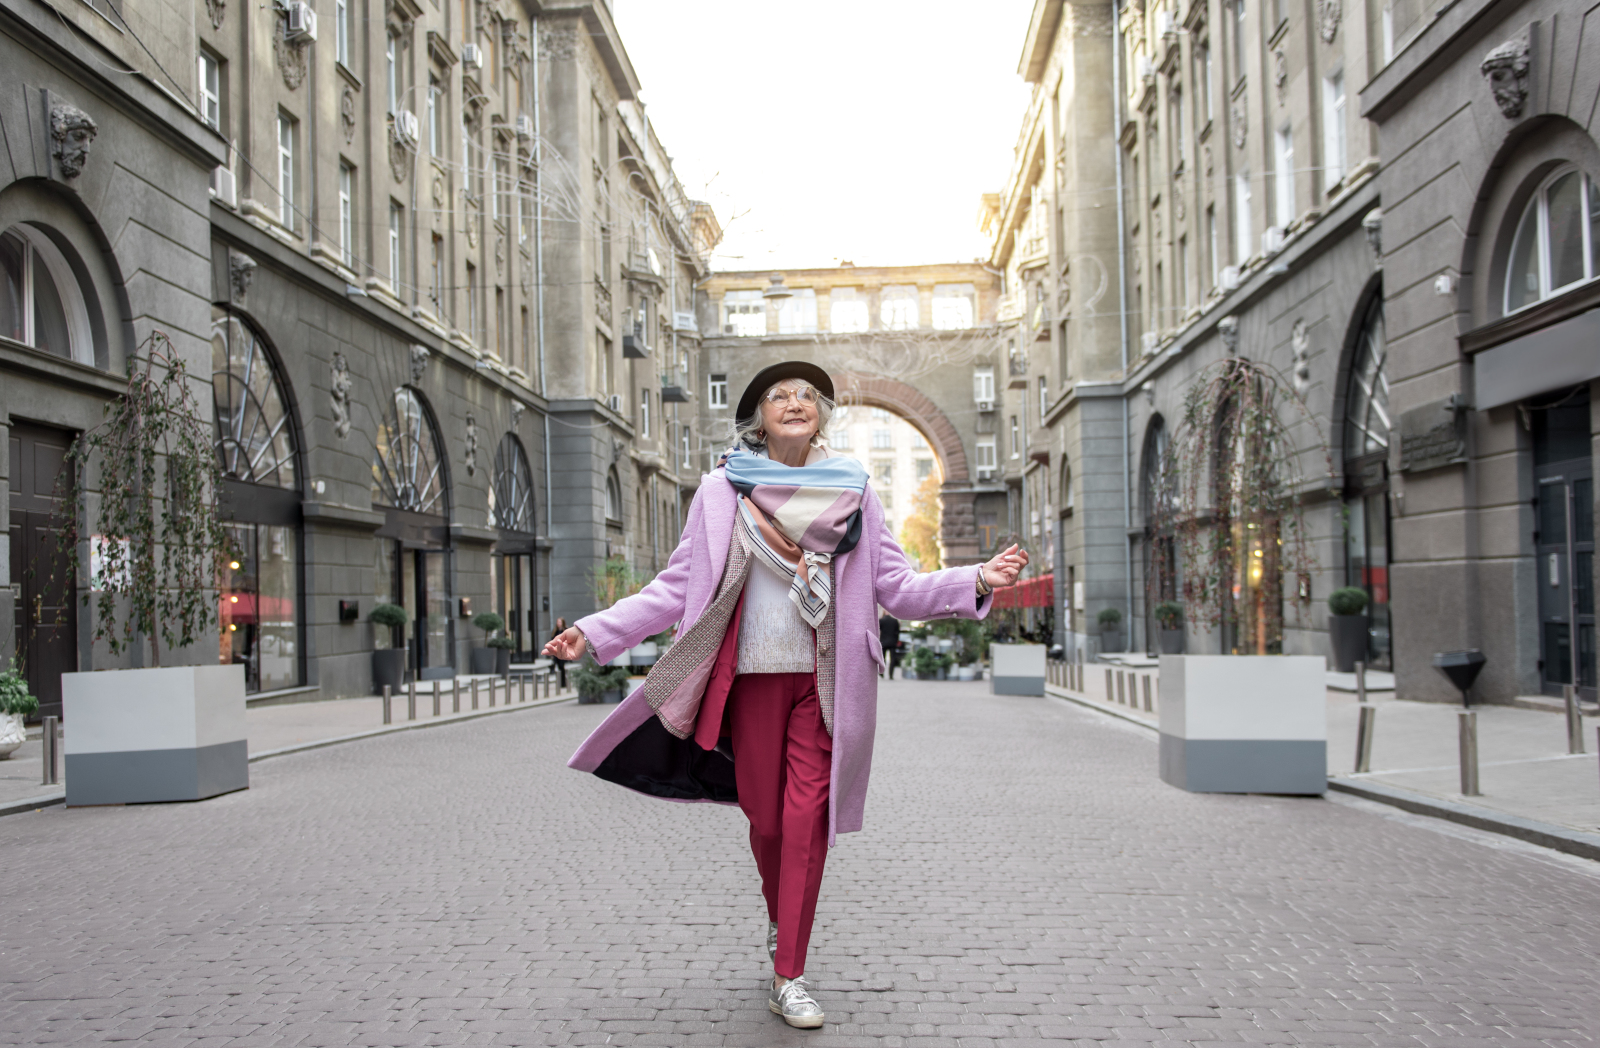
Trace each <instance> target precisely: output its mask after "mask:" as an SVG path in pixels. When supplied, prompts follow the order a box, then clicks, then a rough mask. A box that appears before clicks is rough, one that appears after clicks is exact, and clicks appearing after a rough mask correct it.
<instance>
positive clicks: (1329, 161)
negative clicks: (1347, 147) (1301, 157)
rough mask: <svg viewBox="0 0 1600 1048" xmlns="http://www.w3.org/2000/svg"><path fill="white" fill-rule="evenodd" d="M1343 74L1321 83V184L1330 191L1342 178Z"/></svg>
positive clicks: (1343, 158)
mask: <svg viewBox="0 0 1600 1048" xmlns="http://www.w3.org/2000/svg"><path fill="white" fill-rule="evenodd" d="M1344 165H1345V155H1344V73H1343V72H1338V73H1335V74H1333V75H1332V76H1330V77H1328V78H1327V79H1326V80H1324V81H1323V82H1322V179H1323V181H1322V184H1323V186H1324V188H1326V189H1332V188H1333V187H1334V186H1336V185H1338V184H1339V182H1340V181H1341V180H1343V178H1344Z"/></svg>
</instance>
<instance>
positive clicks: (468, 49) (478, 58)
mask: <svg viewBox="0 0 1600 1048" xmlns="http://www.w3.org/2000/svg"><path fill="white" fill-rule="evenodd" d="M461 64H462V65H469V66H472V67H474V68H476V69H480V70H481V69H482V68H483V48H481V47H479V46H478V45H477V44H462V45H461Z"/></svg>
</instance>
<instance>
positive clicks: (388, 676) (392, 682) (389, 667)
mask: <svg viewBox="0 0 1600 1048" xmlns="http://www.w3.org/2000/svg"><path fill="white" fill-rule="evenodd" d="M367 621H368V622H370V623H372V690H373V692H374V693H375V694H382V692H383V686H384V685H385V684H387V685H388V686H389V690H391V691H395V692H398V691H399V690H400V686H401V685H402V684H404V683H405V682H406V649H405V647H404V646H403V645H401V646H396V645H395V643H394V631H395V630H397V629H399V628H400V627H402V626H404V625H405V624H406V609H404V608H402V607H401V606H400V605H398V604H379V605H377V606H376V607H374V608H373V609H372V610H371V611H369V612H368V613H367Z"/></svg>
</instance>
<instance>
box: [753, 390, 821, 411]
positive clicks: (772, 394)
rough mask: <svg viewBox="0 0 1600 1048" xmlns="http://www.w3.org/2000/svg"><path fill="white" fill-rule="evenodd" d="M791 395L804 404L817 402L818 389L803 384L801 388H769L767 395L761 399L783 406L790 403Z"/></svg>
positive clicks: (774, 405)
mask: <svg viewBox="0 0 1600 1048" xmlns="http://www.w3.org/2000/svg"><path fill="white" fill-rule="evenodd" d="M791 397H792V398H793V399H795V400H797V401H799V402H800V403H802V404H815V403H816V402H817V391H816V390H815V389H814V388H813V387H811V386H801V387H800V388H799V389H769V390H767V395H766V396H764V397H762V398H761V399H762V400H765V401H766V402H767V403H768V404H771V405H772V406H773V407H782V406H783V405H785V404H787V403H789V400H790V398H791Z"/></svg>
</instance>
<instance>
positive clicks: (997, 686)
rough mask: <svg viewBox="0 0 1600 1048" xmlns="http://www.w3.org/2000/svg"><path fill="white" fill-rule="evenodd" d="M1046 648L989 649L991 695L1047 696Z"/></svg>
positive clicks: (996, 646)
mask: <svg viewBox="0 0 1600 1048" xmlns="http://www.w3.org/2000/svg"><path fill="white" fill-rule="evenodd" d="M1044 658H1045V647H1044V645H1043V644H991V645H989V671H990V680H989V688H990V691H991V692H992V693H993V694H995V695H1043V694H1044Z"/></svg>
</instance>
